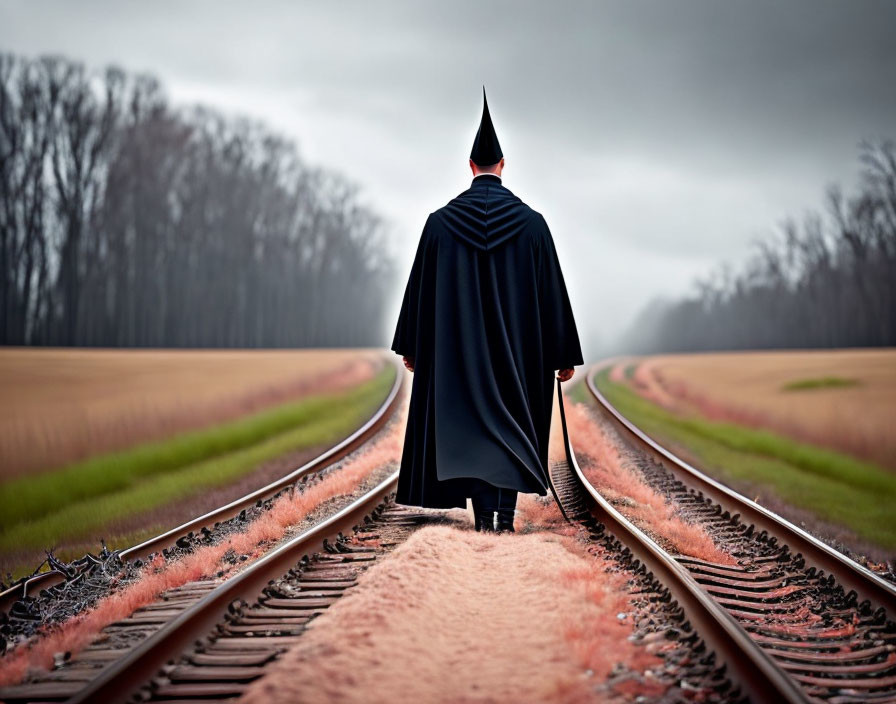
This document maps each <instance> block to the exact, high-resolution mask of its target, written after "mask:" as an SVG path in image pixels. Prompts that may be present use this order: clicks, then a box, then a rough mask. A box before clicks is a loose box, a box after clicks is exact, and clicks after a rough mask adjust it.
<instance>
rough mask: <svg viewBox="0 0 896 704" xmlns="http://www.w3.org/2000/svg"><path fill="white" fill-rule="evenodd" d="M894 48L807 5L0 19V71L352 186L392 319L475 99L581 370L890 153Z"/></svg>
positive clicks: (150, 8)
mask: <svg viewBox="0 0 896 704" xmlns="http://www.w3.org/2000/svg"><path fill="white" fill-rule="evenodd" d="M894 28H896V5H894V4H892V3H886V2H849V3H844V2H831V1H824V2H819V1H816V0H811V1H804V2H788V3H779V2H750V3H737V4H730V3H724V4H722V3H717V2H712V1H710V0H708V1H706V2H676V3H674V4H673V3H666V2H613V3H591V2H589V3H584V2H583V3H568V2H567V3H551V4H550V6H548V5H547V4H544V3H515V2H514V3H510V2H504V3H473V2H463V3H458V2H453V3H411V2H406V3H405V2H391V3H375V4H374V3H363V2H341V3H338V4H337V3H327V4H312V3H293V2H282V3H277V2H267V3H263V4H254V5H251V6H250V5H249V4H246V3H236V2H191V3H189V4H186V3H175V2H169V3H152V4H126V5H125V4H122V3H114V2H80V3H66V2H41V3H18V2H2V3H0V49H2V50H6V51H13V52H17V53H21V54H24V55H27V56H35V55H38V54H41V53H46V52H52V53H61V54H64V55H66V56H68V57H70V58H73V59H78V60H83V61H85V62H87V63H88V65H90V66H95V67H101V66H103V65H106V64H110V63H114V64H117V65H120V66H122V67H123V68H125V69H127V70H129V71H145V72H149V73H153V74H155V75H157V76H159V78H160V79H161V80H162V81H163V82H164V84H165V85H166V86H167V88H168V91H169V95H170V97H171V99H172V101H174V102H175V103H183V104H188V103H195V102H202V103H207V104H209V105H212V106H215V107H217V108H219V109H223V110H226V111H230V112H234V113H241V114H247V115H251V116H253V117H255V118H257V119H260V120H263V121H265V122H266V123H267V124H269V125H270V126H272V127H273V128H275V129H277V130H278V131H280V132H283V133H285V134H287V135H289V136H291V137H293V138H295V139H296V140H297V141H298V143H299V148H300V152H301V154H302V156H303V158H304V159H306V160H307V161H309V162H312V163H314V164H319V165H322V166H325V167H328V168H334V169H337V170H339V171H341V172H342V173H344V174H345V175H346V176H347V177H348V178H350V179H351V180H353V181H355V182H356V183H357V184H358V185H359V186H360V187H361V199H362V200H363V202H364V203H366V204H368V205H369V206H370V207H371V208H373V209H375V210H376V211H377V212H379V213H381V214H382V215H384V216H385V217H386V218H387V220H388V223H389V233H390V237H391V242H392V247H393V248H394V251H395V253H396V256H397V257H398V259H399V262H400V266H399V268H398V270H399V274H398V275H397V278H396V281H395V285H394V294H393V299H392V302H391V304H390V305H391V307H392V309H393V310H394V313H395V315H397V309H398V298H399V296H400V294H401V292H402V290H403V288H404V284H405V277H406V275H407V271H408V269H409V266H410V261H411V258H412V256H413V252H414V249H415V246H416V241H417V238H418V237H419V233H420V228H421V227H422V225H423V222H424V221H425V219H426V215H427V214H428V213H429V212H431V211H432V210H435V209H436V208H438V207H440V206H441V205H443V204H444V203H445V202H447V201H448V200H449V199H450V198H451V197H453V196H454V195H456V194H457V193H459V192H460V191H462V190H464V189H465V188H466V187H467V185H468V183H469V180H470V173H469V168H468V166H467V157H468V154H469V149H470V145H471V143H472V140H473V136H474V134H475V131H476V127H477V124H478V118H479V113H480V110H481V102H480V101H481V85H482V84H485V85H486V88H487V90H488V95H489V106H490V108H491V112H492V117H493V119H494V122H495V127H496V130H497V133H498V136H499V138H500V140H501V145H502V148H503V150H504V153H505V157H506V160H507V166H506V169H505V185H506V186H507V187H508V188H510V189H511V190H512V191H514V192H515V193H516V194H517V195H519V196H520V197H521V198H522V199H523V200H525V201H526V202H527V203H529V205H531V206H532V207H533V208H535V209H536V210H539V211H541V212H542V213H543V214H544V215H545V217H546V219H547V221H548V223H549V225H550V227H551V230H552V232H553V235H554V238H555V241H556V244H557V249H558V253H559V255H560V258H561V262H562V263H563V266H564V270H565V274H566V279H567V284H568V287H569V290H570V296H571V298H572V303H573V307H574V310H575V313H576V317H577V320H578V322H579V327H580V331H581V334H582V338H583V346H584V348H585V349H584V351H585V356H586V359H592V358H594V357H595V356H597V355H598V354H601V353H603V352H604V351H606V350H609V349H612V347H613V344H614V341H615V340H616V339H618V337H619V335H620V334H621V333H622V331H624V330H625V329H626V327H627V326H628V325H629V324H630V322H631V320H632V319H633V318H634V317H635V315H636V314H637V312H638V311H639V310H641V309H642V307H643V306H644V305H645V304H646V303H647V302H648V301H650V300H651V299H653V298H655V297H657V296H665V297H676V296H679V295H682V294H683V293H686V292H688V291H689V289H690V286H691V282H692V280H693V278H694V277H695V276H696V275H700V274H704V273H705V272H706V271H707V270H708V269H710V268H712V266H713V265H714V264H715V263H716V262H719V261H723V260H726V261H731V262H738V261H740V260H742V259H743V258H744V257H746V255H747V253H748V252H749V251H750V247H751V241H752V240H754V239H755V238H757V237H761V236H763V235H766V234H767V233H769V232H771V231H772V230H773V229H774V228H775V227H776V226H777V224H778V223H779V222H780V221H781V220H782V219H783V218H785V217H787V216H796V217H799V216H800V215H801V214H802V213H803V212H805V211H806V210H807V209H809V208H815V207H816V206H817V205H818V204H819V203H820V202H821V200H822V196H823V191H824V189H825V187H826V186H827V185H828V184H829V183H831V182H835V181H839V182H842V183H844V185H846V186H849V185H850V184H851V183H852V182H853V181H854V180H855V179H856V175H857V173H858V169H859V165H858V162H857V153H858V149H857V147H858V143H859V142H860V140H862V139H863V138H877V137H880V136H885V135H890V136H893V133H894V131H896V130H894V127H896V91H894V90H892V82H893V77H894V76H896V41H894ZM395 315H391V316H387V320H388V321H394V319H395ZM392 324H393V322H388V323H387V325H386V328H387V329H385V330H384V331H383V342H384V344H387V342H388V340H389V339H391V333H392V329H391V325H392Z"/></svg>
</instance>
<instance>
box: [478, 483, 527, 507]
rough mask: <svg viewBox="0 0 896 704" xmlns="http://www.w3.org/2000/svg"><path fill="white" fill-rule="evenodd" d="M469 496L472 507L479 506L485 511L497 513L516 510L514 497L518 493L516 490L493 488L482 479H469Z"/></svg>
mask: <svg viewBox="0 0 896 704" xmlns="http://www.w3.org/2000/svg"><path fill="white" fill-rule="evenodd" d="M468 481H469V482H470V486H469V496H470V498H471V499H472V501H473V507H474V508H475V507H477V506H481V507H482V508H483V509H484V510H486V511H499V510H510V511H513V510H514V509H516V497H517V494H518V493H519V492H517V490H516V489H505V488H504V487H500V486H494V485H493V484H489V483H488V482H487V481H484V480H482V479H469V480H468Z"/></svg>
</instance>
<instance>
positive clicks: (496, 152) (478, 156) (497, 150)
mask: <svg viewBox="0 0 896 704" xmlns="http://www.w3.org/2000/svg"><path fill="white" fill-rule="evenodd" d="M503 156H504V152H502V151H501V145H500V144H498V135H496V134H495V126H494V125H493V124H492V116H491V115H490V114H489V112H488V100H486V97H485V86H482V120H481V121H480V123H479V130H478V131H477V132H476V139H474V140H473V149H472V151H471V152H470V158H471V159H472V160H473V163H474V164H476V165H477V166H491V165H492V164H497V163H498V162H499V161H501V158H502V157H503Z"/></svg>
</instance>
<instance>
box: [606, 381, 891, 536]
mask: <svg viewBox="0 0 896 704" xmlns="http://www.w3.org/2000/svg"><path fill="white" fill-rule="evenodd" d="M595 381H596V383H597V386H598V388H599V389H600V390H601V392H602V393H603V394H604V395H605V396H606V397H607V399H608V400H609V401H610V403H612V404H613V405H614V406H615V407H616V409H617V410H618V411H619V412H620V413H622V414H623V415H624V416H625V417H626V418H628V419H629V420H631V421H632V422H633V423H634V424H635V425H637V426H638V427H639V428H641V429H642V430H644V431H645V432H646V433H648V434H649V435H650V436H651V437H653V438H655V439H656V440H657V441H659V442H660V443H662V444H664V445H666V446H669V447H672V448H675V447H681V448H685V449H686V450H687V451H688V452H689V453H691V454H693V455H694V456H695V457H697V458H698V459H699V462H700V464H701V466H703V467H706V468H707V469H711V471H712V474H713V475H714V476H716V477H717V478H720V479H722V480H725V481H730V482H735V483H740V484H746V485H749V486H750V487H751V490H756V489H767V490H769V491H771V492H773V493H774V494H775V495H776V496H779V497H781V498H783V499H784V500H786V501H787V502H789V503H791V504H792V505H794V506H799V507H802V508H806V509H809V510H811V511H813V512H814V513H815V514H816V515H818V516H819V517H821V518H823V519H825V520H828V521H831V522H834V523H837V524H840V525H843V526H846V527H848V528H850V529H851V530H853V531H854V532H855V533H856V534H857V535H859V536H861V537H863V538H866V539H868V540H870V541H872V542H874V543H876V544H878V545H880V546H882V547H885V548H894V547H896V522H894V521H893V519H892V506H893V501H894V499H896V475H894V474H893V473H892V472H889V471H887V470H886V469H884V468H883V467H879V466H877V465H874V464H871V463H868V462H863V461H861V460H857V459H855V458H853V457H850V456H848V455H843V454H841V453H837V452H834V451H831V450H827V449H824V448H820V447H816V446H814V445H808V444H805V443H800V442H797V441H795V440H792V439H790V438H787V437H784V436H780V435H776V434H774V433H771V432H769V431H766V430H755V429H752V428H745V427H742V426H738V425H734V424H731V423H719V422H715V421H709V420H705V419H702V418H695V417H680V416H677V415H675V414H673V413H670V412H669V411H666V410H665V409H663V408H660V407H659V406H657V405H656V404H654V403H651V402H650V401H648V400H646V399H644V398H642V397H641V396H639V395H638V394H637V393H635V392H634V391H633V390H632V389H630V388H629V387H627V386H625V385H623V384H618V383H615V382H613V381H611V380H610V378H609V371H608V370H603V371H601V372H599V373H598V375H597V376H596V378H595Z"/></svg>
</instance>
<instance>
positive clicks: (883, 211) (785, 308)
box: [624, 141, 896, 352]
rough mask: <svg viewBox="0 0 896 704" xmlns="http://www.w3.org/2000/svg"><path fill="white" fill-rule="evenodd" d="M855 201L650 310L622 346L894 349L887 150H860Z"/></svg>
mask: <svg viewBox="0 0 896 704" xmlns="http://www.w3.org/2000/svg"><path fill="white" fill-rule="evenodd" d="M860 158H861V162H862V165H863V171H862V179H861V184H860V186H859V188H858V192H857V193H855V194H854V195H850V196H848V195H845V194H844V193H843V192H842V190H841V189H840V188H839V187H832V188H830V189H829V190H828V192H827V196H826V202H825V204H824V208H823V210H822V211H820V212H816V213H813V214H811V215H809V216H808V217H807V218H806V219H805V220H804V221H803V222H802V223H798V222H797V221H795V220H789V221H787V222H786V223H784V225H783V226H782V228H781V230H780V232H779V233H778V234H777V236H775V237H771V238H769V239H767V240H763V241H760V242H758V243H757V245H756V251H755V252H754V254H753V256H752V257H751V258H750V259H749V261H748V262H747V263H746V264H745V265H744V266H743V267H741V268H740V269H739V270H735V269H733V268H732V267H730V266H721V267H720V268H719V269H717V270H716V271H715V272H713V273H712V274H711V275H710V276H709V277H707V278H706V279H704V280H700V281H698V282H697V286H696V288H697V293H696V295H694V296H692V297H690V298H686V299H684V300H680V301H677V302H674V303H668V302H656V303H653V304H652V305H650V306H648V308H647V309H646V310H645V311H644V312H643V313H642V315H641V316H640V318H639V319H638V321H637V322H636V323H635V325H633V326H632V331H631V333H630V335H629V336H628V339H627V340H626V342H625V345H624V347H625V348H626V349H627V350H628V351H632V352H656V351H668V352H678V351H693V350H725V349H757V348H803V347H875V346H892V345H896V145H894V143H893V142H891V141H883V142H880V143H866V144H864V145H863V146H862V148H861V151H860Z"/></svg>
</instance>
